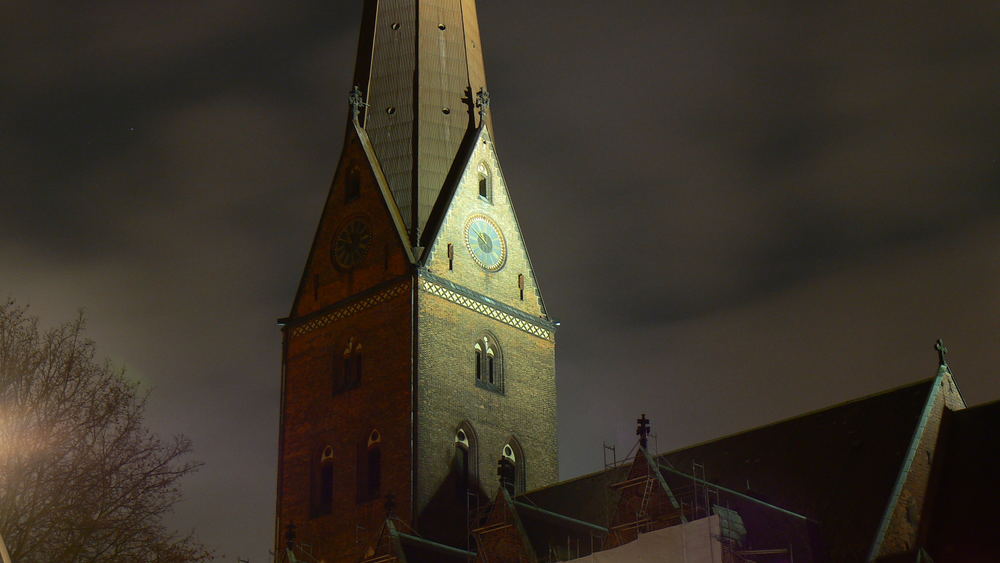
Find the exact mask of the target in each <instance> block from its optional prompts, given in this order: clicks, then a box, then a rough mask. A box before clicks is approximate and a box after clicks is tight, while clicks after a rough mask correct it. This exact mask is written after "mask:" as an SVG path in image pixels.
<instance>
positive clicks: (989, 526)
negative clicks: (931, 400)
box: [925, 401, 1000, 563]
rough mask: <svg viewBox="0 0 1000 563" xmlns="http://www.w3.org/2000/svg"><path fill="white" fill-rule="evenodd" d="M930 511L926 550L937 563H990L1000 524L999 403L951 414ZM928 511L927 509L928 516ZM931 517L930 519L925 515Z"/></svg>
mask: <svg viewBox="0 0 1000 563" xmlns="http://www.w3.org/2000/svg"><path fill="white" fill-rule="evenodd" d="M943 432H944V437H943V440H942V441H941V446H940V448H941V449H939V450H938V459H937V461H936V462H935V466H936V467H940V468H941V477H940V480H939V481H938V482H937V486H936V487H934V486H933V485H932V490H933V489H936V492H935V493H934V494H933V495H932V497H931V500H930V507H929V519H928V522H927V523H928V525H929V530H927V531H928V534H927V541H926V544H927V550H928V552H929V553H930V555H931V557H933V558H934V561H936V562H938V563H942V562H943V563H951V562H966V561H968V562H978V561H991V560H995V559H996V557H997V555H996V554H997V540H996V537H995V536H996V530H997V522H1000V485H998V484H997V478H998V476H1000V401H996V402H993V403H988V404H985V405H980V406H977V407H972V408H968V409H964V410H960V411H954V412H948V413H947V416H946V417H945V419H944V421H943ZM927 513H928V511H926V510H925V514H927ZM925 518H927V516H925Z"/></svg>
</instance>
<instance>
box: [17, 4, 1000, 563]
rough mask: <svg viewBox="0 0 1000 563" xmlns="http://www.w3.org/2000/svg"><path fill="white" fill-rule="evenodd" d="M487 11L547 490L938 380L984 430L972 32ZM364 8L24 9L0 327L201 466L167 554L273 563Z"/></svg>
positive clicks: (840, 13) (996, 250)
mask: <svg viewBox="0 0 1000 563" xmlns="http://www.w3.org/2000/svg"><path fill="white" fill-rule="evenodd" d="M818 4H819V3H810V2H805V3H803V2H774V3H770V4H769V5H765V6H761V5H753V6H750V5H747V3H740V2H731V3H729V4H728V5H723V4H716V5H708V4H706V3H702V2H688V3H683V4H678V3H675V2H662V1H659V0H658V1H638V0H631V1H629V2H608V1H606V0H584V1H581V0H576V1H569V0H549V1H546V2H527V1H522V0H511V1H504V2H498V1H483V2H481V3H480V21H481V25H482V30H483V40H484V43H485V48H486V56H487V61H486V62H487V72H488V79H489V83H490V91H491V94H492V101H493V106H492V107H493V112H494V119H495V123H496V137H497V147H498V150H499V153H500V158H501V163H502V164H503V166H504V176H505V178H506V180H507V182H508V184H509V187H510V191H511V194H512V198H513V200H514V202H515V205H516V210H517V213H518V218H519V220H520V224H521V226H522V228H523V230H524V234H525V239H526V242H527V244H528V249H529V251H530V252H531V257H532V261H533V262H534V264H535V267H536V270H537V271H536V274H537V275H538V277H539V281H540V285H541V289H542V292H543V295H544V297H545V300H546V305H547V306H548V309H549V311H550V312H551V314H552V315H553V316H554V317H555V318H556V319H557V320H559V321H561V323H562V328H561V330H560V332H559V333H558V359H557V365H558V377H559V413H560V417H559V419H560V426H559V431H560V460H561V473H562V476H563V477H564V478H565V477H572V476H575V475H579V474H582V473H585V472H589V471H593V470H597V469H599V468H601V467H602V448H601V443H602V441H609V442H615V443H617V445H618V451H619V452H620V453H621V452H624V451H627V450H628V449H629V448H630V447H631V446H632V444H633V441H634V436H633V429H634V426H633V425H634V419H635V418H636V417H637V416H638V415H639V414H641V413H643V412H645V413H646V414H647V415H648V416H649V417H650V418H651V419H652V423H653V431H654V432H655V433H656V439H655V442H654V445H655V447H658V448H659V449H660V450H661V451H664V450H668V449H673V448H676V447H680V446H684V445H687V444H691V443H694V442H698V441H702V440H706V439H710V438H713V437H718V436H721V435H724V434H728V433H732V432H737V431H740V430H743V429H746V428H750V427H753V426H756V425H761V424H765V423H768V422H772V421H775V420H779V419H782V418H786V417H790V416H794V415H797V414H801V413H804V412H806V411H809V410H813V409H817V408H822V407H825V406H829V405H832V404H835V403H838V402H841V401H844V400H848V399H851V398H855V397H859V396H862V395H865V394H869V393H874V392H878V391H882V390H885V389H889V388H892V387H895V386H899V385H903V384H906V383H909V382H913V381H916V380H919V379H922V378H926V377H931V376H933V375H935V373H936V368H937V356H936V353H935V351H934V349H933V345H934V341H935V340H936V339H937V338H939V337H940V338H943V339H944V340H945V342H946V343H947V344H948V346H949V348H951V351H952V353H951V355H950V357H949V359H950V363H951V366H952V369H953V371H954V373H955V375H956V377H957V379H958V382H959V384H960V385H961V388H962V391H963V393H964V395H965V397H966V400H967V401H968V402H969V404H970V405H974V404H979V403H983V402H987V401H992V400H995V399H998V398H1000V379H998V377H997V376H998V375H1000V374H998V367H1000V72H998V69H1000V9H998V8H997V4H996V3H995V2H987V1H981V2H965V3H961V4H962V6H963V7H958V6H957V4H958V3H945V4H935V5H931V4H934V3H903V2H884V3H872V2H840V3H835V4H834V5H831V6H827V7H818ZM360 12H361V2H360V0H350V1H347V0H336V1H318V0H316V1H311V2H310V1H302V2H260V1H255V0H208V1H202V2H192V3H179V2H155V3H154V2H135V1H124V0H123V1H119V2H110V1H103V2H85V3H56V2H18V3H16V5H12V6H8V7H6V8H5V10H4V18H3V24H4V25H3V33H0V69H2V74H0V102H2V108H3V110H2V111H0V149H2V150H0V186H2V190H3V192H2V193H3V199H2V203H0V296H9V297H11V298H13V299H15V300H16V301H17V302H19V303H22V304H30V307H31V310H33V311H34V312H35V313H36V314H38V315H40V316H41V317H42V321H43V324H45V325H52V324H55V323H59V322H62V321H65V320H68V319H70V318H72V317H73V315H74V314H75V312H76V311H77V310H78V309H80V308H83V309H84V310H85V311H86V312H87V315H88V317H89V334H90V335H91V336H92V337H93V338H94V339H95V340H96V341H97V342H98V344H99V348H100V351H101V353H102V354H103V355H105V356H107V357H108V358H109V359H111V360H112V361H113V362H115V363H117V364H120V365H123V366H125V368H126V369H127V371H128V376H129V377H130V378H134V379H135V380H137V381H140V382H141V383H142V384H143V388H144V389H149V390H151V391H152V395H151V397H150V399H149V416H148V422H149V424H150V425H151V426H152V427H153V428H154V429H155V430H156V431H157V432H160V433H162V434H164V435H167V434H174V433H184V434H186V435H188V436H189V437H191V438H192V439H193V440H194V443H195V449H196V456H195V457H197V458H198V459H200V460H203V461H204V462H205V464H206V465H205V466H204V468H203V469H202V470H201V472H200V473H198V474H197V475H195V476H193V477H190V478H188V479H187V480H186V481H185V494H186V500H185V501H184V502H183V503H182V504H181V505H179V506H178V509H177V511H176V513H175V515H174V516H173V517H172V519H171V522H170V524H171V525H172V526H176V527H177V528H179V529H181V530H189V529H192V528H194V529H196V530H197V533H198V535H199V536H200V537H201V538H202V540H204V541H205V542H206V543H208V544H209V545H212V546H214V547H216V548H217V549H218V550H219V552H220V554H221V555H223V556H224V557H223V558H222V560H223V561H226V562H230V561H233V562H235V560H236V556H237V555H240V556H242V557H244V558H246V557H249V558H250V560H251V562H252V563H264V562H266V561H268V560H269V559H268V556H267V551H268V549H269V547H271V540H272V526H273V512H274V489H275V475H274V473H275V457H276V448H277V446H276V444H277V432H278V430H277V419H278V416H277V414H278V400H279V381H280V350H279V342H280V333H279V330H278V327H277V326H276V323H275V320H276V319H277V318H279V317H282V316H285V315H286V314H287V313H288V310H289V307H290V305H291V302H292V297H293V293H294V290H295V288H296V285H297V283H298V276H299V275H300V273H301V271H302V266H303V264H304V261H305V258H306V253H307V252H308V250H309V245H310V242H311V240H312V235H313V232H314V229H315V228H316V224H317V221H318V219H319V214H320V210H321V206H322V203H323V201H324V198H325V196H326V193H327V189H328V187H329V182H330V179H331V177H332V175H333V172H334V168H335V166H336V163H337V159H338V156H339V153H340V147H341V144H342V141H343V134H344V125H345V120H346V118H347V115H348V108H347V94H348V92H349V91H350V89H351V86H352V84H351V77H352V74H353V64H354V56H355V51H356V45H357V33H358V26H359V23H360V15H361V14H360Z"/></svg>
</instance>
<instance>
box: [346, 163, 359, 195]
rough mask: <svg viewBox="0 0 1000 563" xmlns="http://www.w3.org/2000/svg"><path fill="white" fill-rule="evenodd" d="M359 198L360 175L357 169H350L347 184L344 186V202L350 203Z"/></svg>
mask: <svg viewBox="0 0 1000 563" xmlns="http://www.w3.org/2000/svg"><path fill="white" fill-rule="evenodd" d="M359 197H361V173H360V172H358V169H357V168H351V170H350V171H349V172H348V173H347V184H346V185H345V186H344V201H345V202H351V201H354V200H356V199H358V198H359Z"/></svg>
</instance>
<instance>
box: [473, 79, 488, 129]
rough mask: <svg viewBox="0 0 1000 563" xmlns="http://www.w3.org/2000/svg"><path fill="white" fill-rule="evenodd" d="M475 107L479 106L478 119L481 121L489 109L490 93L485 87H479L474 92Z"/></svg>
mask: <svg viewBox="0 0 1000 563" xmlns="http://www.w3.org/2000/svg"><path fill="white" fill-rule="evenodd" d="M476 107H477V108H479V121H480V123H481V122H483V121H484V120H485V119H486V114H487V113H489V111H490V93H489V91H487V90H486V89H485V88H480V89H479V91H478V92H476Z"/></svg>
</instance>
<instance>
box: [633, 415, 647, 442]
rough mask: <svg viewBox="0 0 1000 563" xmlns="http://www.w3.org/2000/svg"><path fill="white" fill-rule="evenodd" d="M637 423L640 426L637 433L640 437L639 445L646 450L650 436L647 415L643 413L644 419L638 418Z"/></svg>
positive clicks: (636, 430)
mask: <svg viewBox="0 0 1000 563" xmlns="http://www.w3.org/2000/svg"><path fill="white" fill-rule="evenodd" d="M635 423H636V424H637V425H638V426H637V427H636V429H635V433H636V435H637V436H639V445H640V446H642V447H643V448H645V447H646V444H647V440H646V438H647V437H648V436H649V419H648V418H646V413H642V417H641V418H637V419H636V421H635Z"/></svg>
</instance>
